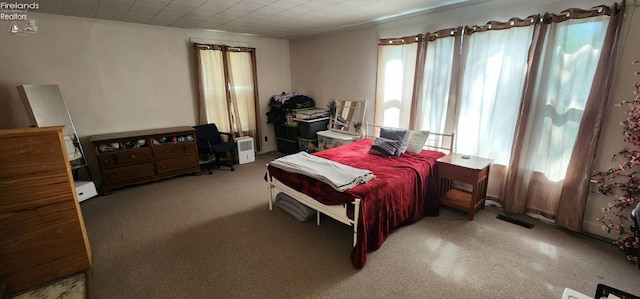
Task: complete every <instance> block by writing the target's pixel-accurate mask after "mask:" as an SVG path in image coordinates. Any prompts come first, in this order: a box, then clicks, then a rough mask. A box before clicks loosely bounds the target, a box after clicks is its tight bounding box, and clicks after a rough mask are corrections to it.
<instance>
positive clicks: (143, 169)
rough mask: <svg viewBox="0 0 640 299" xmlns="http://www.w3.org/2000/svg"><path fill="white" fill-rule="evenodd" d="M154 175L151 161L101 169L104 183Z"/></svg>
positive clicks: (111, 183)
mask: <svg viewBox="0 0 640 299" xmlns="http://www.w3.org/2000/svg"><path fill="white" fill-rule="evenodd" d="M154 175H155V171H154V167H153V163H142V164H137V165H131V166H124V167H118V168H111V169H105V170H103V171H102V182H103V184H104V185H113V184H117V183H122V182H125V181H129V180H137V179H141V178H147V177H152V176H154Z"/></svg>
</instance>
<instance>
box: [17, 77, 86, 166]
mask: <svg viewBox="0 0 640 299" xmlns="http://www.w3.org/2000/svg"><path fill="white" fill-rule="evenodd" d="M17 88H18V93H19V94H20V97H21V98H22V103H23V104H24V107H25V110H26V112H27V116H28V117H29V121H30V122H31V126H33V127H46V126H58V125H64V129H63V135H64V143H65V145H66V147H67V155H68V156H69V162H70V164H71V167H72V168H73V169H77V168H81V167H85V166H86V165H87V162H86V160H85V157H84V152H83V151H82V146H81V145H80V142H79V140H78V135H77V134H76V129H75V127H74V126H73V122H72V121H71V116H70V115H69V111H68V110H67V106H66V104H65V103H64V99H63V98H62V93H61V92H60V89H59V88H58V85H20V86H18V87H17Z"/></svg>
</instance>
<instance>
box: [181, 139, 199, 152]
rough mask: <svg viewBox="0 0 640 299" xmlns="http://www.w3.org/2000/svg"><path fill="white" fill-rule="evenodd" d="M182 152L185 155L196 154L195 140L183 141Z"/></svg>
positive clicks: (196, 145)
mask: <svg viewBox="0 0 640 299" xmlns="http://www.w3.org/2000/svg"><path fill="white" fill-rule="evenodd" d="M184 153H185V154H187V155H197V154H198V144H197V143H196V142H195V141H187V142H185V143H184Z"/></svg>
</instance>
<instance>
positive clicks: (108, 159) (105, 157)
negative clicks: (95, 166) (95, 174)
mask: <svg viewBox="0 0 640 299" xmlns="http://www.w3.org/2000/svg"><path fill="white" fill-rule="evenodd" d="M98 163H100V168H110V167H114V166H116V156H115V155H114V154H113V153H109V154H99V155H98Z"/></svg>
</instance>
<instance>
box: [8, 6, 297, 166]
mask: <svg viewBox="0 0 640 299" xmlns="http://www.w3.org/2000/svg"><path fill="white" fill-rule="evenodd" d="M29 18H30V19H35V20H36V21H37V24H38V32H37V33H36V34H33V35H28V36H17V35H10V34H8V33H6V31H5V33H0V45H2V46H1V47H0V65H1V66H2V72H0V99H1V101H0V128H14V127H25V126H28V121H27V116H26V114H25V112H24V109H23V106H22V104H21V102H20V98H19V95H18V93H17V90H16V86H17V85H20V84H57V85H59V86H60V89H61V91H62V94H63V96H64V99H65V102H66V104H67V106H68V109H69V112H70V114H71V117H72V119H73V122H74V124H75V127H76V130H77V132H78V135H79V136H80V137H81V139H82V140H83V144H84V146H85V150H87V147H88V144H87V139H88V137H89V136H91V135H94V134H100V133H112V132H122V131H131V130H142V129H151V128H162V127H171V126H192V125H195V124H196V120H197V105H196V95H197V92H196V90H197V89H196V88H197V87H196V83H195V82H196V81H195V76H194V70H193V56H192V51H191V48H190V42H189V40H190V38H199V39H206V40H211V41H212V42H221V43H227V44H241V45H247V46H251V47H255V48H256V54H257V70H258V86H259V97H260V108H261V113H260V117H261V118H263V119H264V120H263V121H261V124H262V136H267V137H268V139H269V142H266V143H264V142H263V152H266V151H272V150H275V149H276V145H275V137H274V133H273V128H271V127H270V126H267V124H266V116H265V113H266V112H267V111H268V102H269V98H270V97H271V95H273V94H278V93H280V92H281V91H283V90H290V89H291V85H290V84H291V78H290V65H289V62H290V59H289V42H288V41H286V40H280V39H270V38H260V37H255V36H249V35H242V34H230V33H222V32H214V31H207V30H187V29H177V28H166V27H159V26H150V25H141V24H131V23H123V22H112V21H105V20H93V19H85V18H77V17H64V16H58V15H50V14H38V13H30V14H29ZM5 23H6V26H7V28H8V26H9V25H8V22H5V21H3V22H2V23H1V24H0V25H4V24H5ZM2 28H5V27H2ZM261 139H262V140H264V137H261ZM91 153H92V152H91V151H88V155H89V156H90V155H91ZM90 158H91V157H90ZM90 162H91V161H90ZM93 168H95V167H93Z"/></svg>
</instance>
